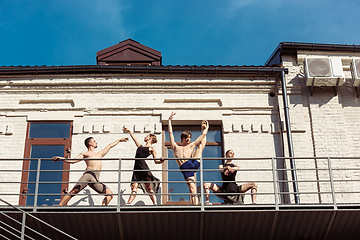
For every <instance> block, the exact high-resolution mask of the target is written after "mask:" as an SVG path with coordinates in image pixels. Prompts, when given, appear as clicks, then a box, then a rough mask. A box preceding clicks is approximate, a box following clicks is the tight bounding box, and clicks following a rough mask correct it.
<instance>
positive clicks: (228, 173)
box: [204, 150, 258, 205]
mask: <svg viewBox="0 0 360 240" xmlns="http://www.w3.org/2000/svg"><path fill="white" fill-rule="evenodd" d="M234 156H235V153H234V151H233V150H228V151H227V152H226V158H227V159H226V162H225V163H224V165H219V169H220V170H221V178H222V180H223V181H224V183H223V185H222V186H219V185H216V184H214V183H204V192H205V204H206V205H209V204H211V203H210V196H209V193H210V190H209V189H211V190H212V191H213V192H214V193H215V195H216V193H228V195H226V194H221V195H220V194H219V195H216V196H217V197H219V198H220V199H223V200H224V201H225V202H226V203H228V204H243V203H244V195H242V194H241V195H240V194H239V193H245V192H247V191H249V190H251V201H252V204H256V193H257V189H258V186H257V184H256V183H254V182H249V183H245V184H243V185H240V186H238V185H237V184H236V181H235V177H236V170H237V169H239V166H237V165H235V164H234V163H232V158H234ZM234 193H237V194H234Z"/></svg>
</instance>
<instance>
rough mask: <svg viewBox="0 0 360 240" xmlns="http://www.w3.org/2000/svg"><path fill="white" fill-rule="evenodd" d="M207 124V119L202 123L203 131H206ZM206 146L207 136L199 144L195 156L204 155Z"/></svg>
mask: <svg viewBox="0 0 360 240" xmlns="http://www.w3.org/2000/svg"><path fill="white" fill-rule="evenodd" d="M206 126H207V121H205V120H204V121H202V123H201V131H202V132H204V130H205V128H206ZM205 146H206V137H204V138H203V140H201V142H200V144H199V146H198V147H197V149H196V151H195V154H194V156H193V157H194V158H201V157H202V152H203V151H204V148H205Z"/></svg>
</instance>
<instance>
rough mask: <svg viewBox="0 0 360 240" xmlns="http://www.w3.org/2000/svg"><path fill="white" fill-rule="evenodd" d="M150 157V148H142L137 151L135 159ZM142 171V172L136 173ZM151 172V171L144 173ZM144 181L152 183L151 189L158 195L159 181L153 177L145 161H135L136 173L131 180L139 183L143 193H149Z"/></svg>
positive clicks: (134, 172)
mask: <svg viewBox="0 0 360 240" xmlns="http://www.w3.org/2000/svg"><path fill="white" fill-rule="evenodd" d="M148 156H150V152H149V147H143V146H140V147H138V149H137V150H136V155H135V158H147V157H148ZM136 170H142V171H136ZM144 170H149V171H144ZM143 181H150V182H151V183H150V185H151V189H152V190H153V191H154V192H155V193H157V192H158V190H159V187H160V183H159V181H160V180H159V179H158V178H156V177H155V176H154V175H152V173H151V171H150V168H149V166H148V165H147V163H146V162H145V160H144V159H139V160H135V164H134V171H133V175H132V178H131V182H137V183H139V187H140V188H141V189H142V190H143V192H144V193H145V192H146V193H148V192H147V191H146V188H145V184H144V183H143Z"/></svg>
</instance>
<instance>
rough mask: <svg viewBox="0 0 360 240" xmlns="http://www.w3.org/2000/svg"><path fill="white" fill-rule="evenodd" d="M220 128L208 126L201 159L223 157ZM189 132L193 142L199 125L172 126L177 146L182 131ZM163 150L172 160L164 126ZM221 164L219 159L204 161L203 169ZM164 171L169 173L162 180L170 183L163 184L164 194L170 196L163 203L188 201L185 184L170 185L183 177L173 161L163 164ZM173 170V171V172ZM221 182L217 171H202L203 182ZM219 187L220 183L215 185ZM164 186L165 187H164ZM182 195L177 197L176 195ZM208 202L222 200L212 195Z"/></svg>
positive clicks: (198, 131)
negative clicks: (166, 170)
mask: <svg viewBox="0 0 360 240" xmlns="http://www.w3.org/2000/svg"><path fill="white" fill-rule="evenodd" d="M221 129H222V128H221V126H212V125H210V129H209V131H208V134H207V136H206V147H205V149H204V151H203V158H221V157H223V145H222V132H221ZM186 130H187V131H190V132H191V133H192V137H191V140H192V141H195V139H196V138H197V137H199V136H200V135H201V131H200V124H199V125H198V126H177V125H175V126H173V133H174V138H175V141H176V142H177V144H178V145H180V144H181V143H180V135H181V133H182V132H183V131H186ZM163 133H164V139H165V142H164V146H163V147H164V149H165V151H166V154H167V157H168V158H174V154H173V151H172V150H171V148H170V140H169V131H168V126H164V131H163ZM221 164H222V161H221V160H220V159H218V160H216V159H215V160H204V161H203V169H204V170H209V169H218V167H219V165H221ZM163 166H164V168H165V169H168V170H170V171H168V172H167V174H164V175H163V179H165V181H169V182H170V183H168V184H164V185H163V186H164V188H165V189H166V191H167V192H166V193H170V194H171V195H169V196H165V195H164V198H163V202H168V201H189V195H188V193H189V188H188V187H187V185H186V183H185V182H183V183H171V182H172V181H184V177H183V175H182V173H181V172H180V171H179V166H178V165H177V163H176V161H175V160H169V161H166V163H165V164H163ZM174 170H175V171H174ZM196 181H200V174H196ZM214 181H221V174H220V172H219V171H208V172H206V171H204V182H214ZM216 184H219V185H221V183H216ZM197 185H198V192H199V193H200V187H201V186H200V183H198V184H197ZM165 186H166V187H165ZM179 193H180V194H182V195H177V194H179ZM210 201H211V202H212V203H216V202H218V203H220V202H222V200H220V199H219V198H217V197H216V196H214V195H211V196H210Z"/></svg>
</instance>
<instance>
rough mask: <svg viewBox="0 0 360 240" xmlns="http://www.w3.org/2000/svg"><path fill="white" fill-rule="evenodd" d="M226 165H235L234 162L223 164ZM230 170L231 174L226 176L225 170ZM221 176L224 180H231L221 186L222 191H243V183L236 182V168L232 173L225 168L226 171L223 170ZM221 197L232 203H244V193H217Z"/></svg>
mask: <svg viewBox="0 0 360 240" xmlns="http://www.w3.org/2000/svg"><path fill="white" fill-rule="evenodd" d="M223 166H224V167H227V166H229V167H232V168H233V167H235V165H234V164H233V163H225V164H224V165H223ZM226 171H227V172H228V173H229V174H228V175H227V176H226V175H225V172H226ZM221 178H222V180H223V181H229V182H224V183H223V185H222V186H221V187H220V191H221V192H222V193H240V191H241V185H240V186H238V185H237V184H236V182H235V178H236V170H235V171H234V172H233V173H231V172H229V171H228V170H225V171H224V172H221ZM217 196H218V197H219V198H221V199H223V200H224V201H225V202H226V203H230V204H244V197H245V196H244V195H231V194H229V195H217Z"/></svg>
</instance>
